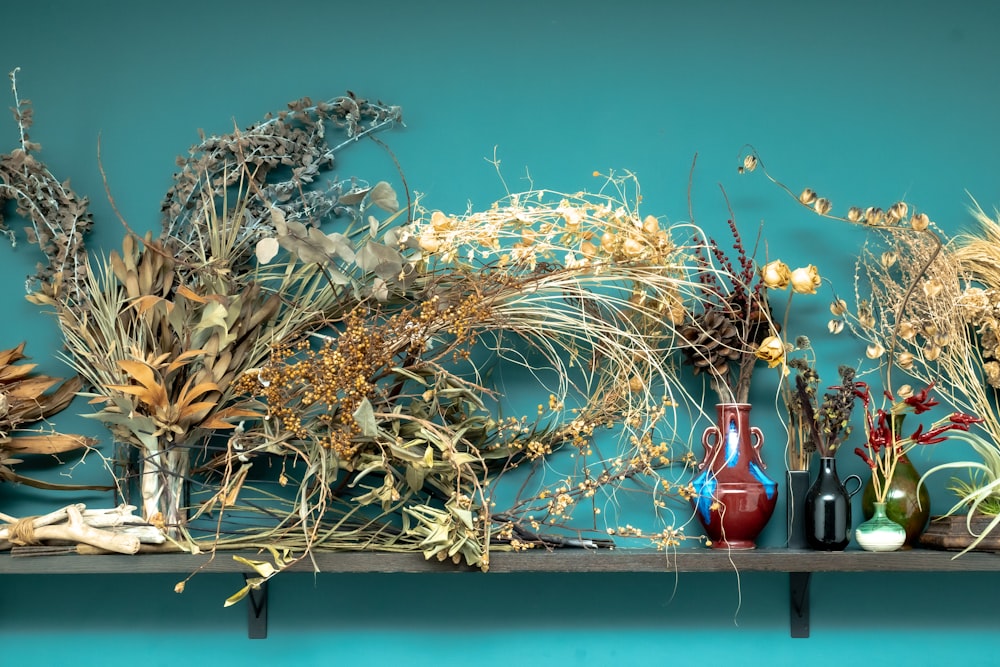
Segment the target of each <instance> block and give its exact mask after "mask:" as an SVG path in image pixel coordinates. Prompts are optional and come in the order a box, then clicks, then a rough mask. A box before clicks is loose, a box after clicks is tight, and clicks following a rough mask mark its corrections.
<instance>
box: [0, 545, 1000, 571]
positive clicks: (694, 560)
mask: <svg viewBox="0 0 1000 667" xmlns="http://www.w3.org/2000/svg"><path fill="white" fill-rule="evenodd" d="M236 554H239V555H242V556H245V557H247V558H253V559H258V560H264V561H269V560H270V554H268V553H266V552H265V553H263V554H257V553H248V552H233V551H220V552H218V553H216V554H215V556H214V558H213V557H212V556H211V555H208V554H202V555H197V556H193V555H190V554H143V555H137V556H120V555H104V556H79V555H61V556H18V557H13V556H11V555H10V554H3V555H0V575H4V574H155V573H191V572H193V571H195V570H200V571H201V572H247V571H249V568H247V566H245V565H243V564H242V563H239V562H238V561H235V560H233V555H236ZM955 556H956V552H953V551H936V550H931V549H913V550H908V551H896V552H891V553H870V552H867V551H859V550H848V551H843V552H832V553H828V552H817V551H798V550H789V549H781V548H776V549H756V550H752V551H731V552H726V551H719V550H711V549H685V550H678V551H676V552H671V553H669V554H667V553H664V552H662V551H659V552H658V551H654V550H640V549H615V550H598V551H588V550H569V549H564V550H556V551H544V550H538V551H528V552H523V553H511V552H495V553H493V554H491V566H490V572H491V573H504V572H506V573H512V572H566V573H587V572H609V573H610V572H664V573H670V572H731V571H736V570H738V571H740V572H872V571H881V572H948V571H953V572H969V571H973V572H990V571H1000V555H998V554H993V553H968V554H965V555H963V556H959V557H957V558H956V557H955ZM313 562H315V565H316V567H317V568H318V569H319V571H320V572H330V573H338V572H340V573H366V572H367V573H427V572H437V573H448V572H450V573H463V572H478V570H473V569H470V568H467V567H460V566H455V565H453V564H452V563H450V562H449V563H440V562H437V561H427V560H424V558H423V557H422V556H421V555H419V554H412V553H408V554H393V553H380V552H338V553H315V554H313V556H312V559H311V560H310V559H309V558H306V559H303V560H302V561H300V562H298V563H296V564H295V565H294V566H293V567H292V568H291V571H298V572H312V571H313Z"/></svg>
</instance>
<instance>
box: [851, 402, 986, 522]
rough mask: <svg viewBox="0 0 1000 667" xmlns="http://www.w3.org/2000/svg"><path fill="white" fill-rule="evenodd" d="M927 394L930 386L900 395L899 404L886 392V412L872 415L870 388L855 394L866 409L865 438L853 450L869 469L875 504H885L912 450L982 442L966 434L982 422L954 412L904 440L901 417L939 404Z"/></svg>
mask: <svg viewBox="0 0 1000 667" xmlns="http://www.w3.org/2000/svg"><path fill="white" fill-rule="evenodd" d="M930 390H931V385H928V386H927V387H925V388H924V389H922V390H920V391H919V392H917V393H913V392H912V391H911V390H909V389H907V390H906V396H903V395H902V394H900V397H899V399H898V400H897V399H896V398H894V397H893V396H892V394H890V393H888V392H886V394H885V397H886V398H887V399H888V400H889V401H891V402H892V403H891V405H890V407H889V409H888V410H886V409H883V408H878V409H876V410H874V412H873V410H872V405H871V403H872V396H871V390H870V388H869V387H868V385H866V384H864V383H858V389H857V390H856V394H857V396H858V398H860V399H861V402H862V403H863V405H864V408H865V435H866V438H865V443H864V447H863V448H862V447H858V448H856V449H855V450H854V453H855V454H857V455H858V456H860V457H861V459H862V460H863V461H864V462H865V464H866V465H867V466H868V467H869V468H871V471H872V486H873V488H874V491H875V502H879V503H884V502H885V501H886V497H887V495H888V492H889V488H890V485H891V484H892V479H893V476H894V474H895V472H896V467H897V465H898V464H899V462H900V461H901V460H902V459H904V457H905V456H906V454H907V452H909V451H910V450H911V449H913V448H914V447H917V446H919V445H933V444H937V443H939V442H944V441H945V440H947V439H949V438H957V439H960V440H966V441H969V442H977V441H980V440H981V438H979V436H977V435H975V434H973V433H969V432H968V431H969V426H970V425H971V424H976V423H979V422H981V421H982V419H980V418H979V417H975V416H973V415H968V414H965V413H963V412H953V413H951V414H950V415H948V416H947V417H944V418H942V419H938V420H936V421H935V422H934V423H933V424H931V426H930V428H928V429H927V430H926V431H925V430H924V427H923V424H920V425H919V426H917V428H916V430H915V431H914V432H913V433H912V434H910V435H909V436H903V434H902V433H900V431H899V429H900V427H901V425H902V419H901V418H902V417H903V416H905V415H906V414H909V413H912V414H918V415H919V414H922V413H924V412H927V411H928V410H930V409H931V408H933V407H934V406H936V405H938V401H936V400H935V399H933V398H931V397H930Z"/></svg>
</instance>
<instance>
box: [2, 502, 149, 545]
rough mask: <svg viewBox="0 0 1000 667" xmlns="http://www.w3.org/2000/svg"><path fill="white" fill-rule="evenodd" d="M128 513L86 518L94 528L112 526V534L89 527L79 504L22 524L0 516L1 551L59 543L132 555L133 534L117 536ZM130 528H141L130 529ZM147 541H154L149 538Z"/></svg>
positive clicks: (118, 510)
mask: <svg viewBox="0 0 1000 667" xmlns="http://www.w3.org/2000/svg"><path fill="white" fill-rule="evenodd" d="M131 509H134V508H131ZM131 509H129V508H128V506H125V507H122V508H116V509H114V510H103V511H102V510H97V511H93V512H92V513H91V514H90V516H89V517H88V519H89V520H90V521H94V522H96V523H97V524H104V525H105V526H108V525H110V526H112V527H113V528H112V529H111V530H108V529H105V528H101V527H95V526H94V525H91V524H90V523H88V521H87V520H86V519H85V518H84V506H83V505H82V504H75V505H68V506H67V507H64V508H61V509H59V510H56V511H54V512H50V513H49V514H46V515H44V516H39V517H33V518H30V519H25V520H19V519H16V518H14V517H11V516H8V515H6V514H2V513H0V521H4V522H6V524H7V525H0V550H4V549H9V548H10V547H11V546H12V545H15V544H17V545H24V544H40V543H42V542H45V541H49V540H61V541H67V542H76V543H79V544H89V545H91V546H94V547H98V548H99V549H105V550H107V551H113V552H116V553H123V554H134V553H136V552H138V551H139V544H140V538H139V537H138V536H137V535H135V534H126V533H124V532H116V531H117V530H118V527H119V526H123V524H124V521H125V517H126V516H128V515H130V514H131ZM133 518H134V517H133ZM133 528H142V527H141V526H133ZM145 528H151V526H146V527H145ZM154 530H155V529H154ZM145 532H148V531H145ZM157 532H159V531H157ZM160 537H162V535H161V536H160ZM150 538H151V539H157V538H155V537H153V536H152V535H150ZM161 541H162V540H161Z"/></svg>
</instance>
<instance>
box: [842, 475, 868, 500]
mask: <svg viewBox="0 0 1000 667" xmlns="http://www.w3.org/2000/svg"><path fill="white" fill-rule="evenodd" d="M852 479H853V480H856V481H857V483H858V486H857V488H855V489H854V490H853V491H851V490H850V489H848V488H847V483H848V482H850V481H851V480H852ZM841 484H843V485H844V491H847V497H848V498H853V497H854V496H856V495H857V493H858V491H860V490H861V488H862V487H863V486H864V485H865V482H864V480H863V479H861V478H860V477H858V476H857V475H848V476H847V477H845V478H844V480H843V481H842V482H841Z"/></svg>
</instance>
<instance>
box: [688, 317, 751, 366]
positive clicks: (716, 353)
mask: <svg viewBox="0 0 1000 667" xmlns="http://www.w3.org/2000/svg"><path fill="white" fill-rule="evenodd" d="M678 333H679V334H680V335H681V337H682V338H683V339H684V340H685V343H684V349H683V353H684V359H685V363H688V364H690V365H691V366H693V367H694V374H695V375H697V374H698V373H700V372H702V371H706V372H710V373H711V374H712V375H715V376H724V375H726V374H727V373H728V372H729V362H730V361H735V360H736V359H739V357H740V351H741V350H742V347H743V346H742V343H741V342H740V336H739V330H738V329H737V328H736V326H735V325H733V323H732V322H731V321H730V320H729V318H728V317H726V316H725V315H723V314H722V313H720V312H719V311H717V310H709V311H706V312H704V313H701V314H700V315H698V316H696V317H695V318H694V320H693V321H692V322H690V323H688V324H685V325H684V326H682V327H681V328H680V330H679V331H678Z"/></svg>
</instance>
